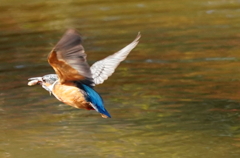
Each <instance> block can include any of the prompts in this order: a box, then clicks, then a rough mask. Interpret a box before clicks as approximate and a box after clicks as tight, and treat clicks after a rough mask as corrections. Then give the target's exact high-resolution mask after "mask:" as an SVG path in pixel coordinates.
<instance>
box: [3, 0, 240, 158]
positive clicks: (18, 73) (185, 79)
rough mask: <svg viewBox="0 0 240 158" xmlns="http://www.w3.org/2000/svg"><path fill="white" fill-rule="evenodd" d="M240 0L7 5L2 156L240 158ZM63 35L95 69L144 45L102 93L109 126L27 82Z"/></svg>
mask: <svg viewBox="0 0 240 158" xmlns="http://www.w3.org/2000/svg"><path fill="white" fill-rule="evenodd" d="M239 8H240V1H238V0H228V1H227V0H226V1H225V0H212V1H206V0H202V1H190V0H178V1H177V0H175V1H169V0H162V1H140V0H136V1H97V0H92V1H89V0H85V1H84V0H79V1H77V0H71V1H70V0H64V1H63V0H60V1H53V0H52V1H46V2H42V1H37V0H35V1H30V0H22V1H17V0H9V1H6V0H2V1H1V3H0V84H1V85H0V90H1V91H0V122H1V123H0V157H1V158H43V157H46V158H69V157H71V158H79V157H81V158H82V157H84V158H86V157H89V158H96V157H104V158H120V157H124V158H125V157H131V158H148V157H149V158H159V157H161V158H202V157H204V158H239V157H240V99H239V96H240V83H239V78H240V75H239V65H240V63H239V62H240V61H239V58H240V44H239V42H240V9H239ZM67 28H76V29H77V30H79V32H80V33H81V34H82V36H83V39H84V47H85V50H86V52H87V54H88V61H89V63H90V64H92V63H94V62H95V61H97V60H100V59H102V58H104V57H106V56H108V55H110V54H112V53H114V52H115V51H118V50H120V49H121V48H123V47H124V46H125V45H127V44H128V43H130V42H131V41H132V40H133V39H134V38H135V36H136V35H137V32H138V31H141V34H142V38H141V40H140V43H139V45H138V46H137V47H136V49H134V50H133V51H132V52H131V54H130V55H129V57H128V58H127V60H126V61H124V62H123V63H122V64H121V65H120V66H119V68H118V69H117V71H116V72H115V73H114V75H113V76H111V77H110V78H109V79H108V80H107V81H106V82H104V84H102V85H99V86H97V87H96V90H97V91H98V92H99V93H100V94H101V95H102V97H103V99H104V101H105V106H106V108H107V109H108V111H109V112H110V113H111V115H112V117H113V118H112V119H103V118H101V117H100V115H99V114H98V113H96V112H94V111H87V110H78V109H74V108H71V107H70V106H67V105H64V104H62V103H60V102H59V101H57V100H56V99H55V98H54V97H53V96H49V94H48V93H47V92H46V91H45V90H43V89H42V88H41V87H40V86H34V87H28V86H27V79H28V78H29V77H35V76H42V75H44V74H49V73H53V70H52V68H51V67H50V66H49V65H48V63H47V55H48V53H49V52H50V50H51V49H52V47H53V46H54V44H55V43H56V42H57V41H58V40H59V39H60V37H61V36H62V34H63V33H64V31H65V30H66V29H67Z"/></svg>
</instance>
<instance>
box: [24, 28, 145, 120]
mask: <svg viewBox="0 0 240 158" xmlns="http://www.w3.org/2000/svg"><path fill="white" fill-rule="evenodd" d="M140 37H141V34H140V32H139V33H138V34H137V37H136V38H135V39H134V40H133V41H132V42H131V43H130V44H128V45H127V46H125V47H124V48H122V49H121V50H119V51H117V52H116V53H114V54H112V55H110V56H108V57H106V58H104V59H102V60H100V61H97V62H95V63H94V64H93V65H92V66H91V67H90V66H89V64H88V63H87V55H86V53H85V50H84V47H83V46H82V37H81V36H80V34H79V33H78V32H77V30H75V29H68V30H67V31H66V32H65V34H64V35H63V36H62V38H61V39H60V40H59V42H58V43H57V44H56V45H55V46H54V48H53V49H52V50H51V52H50V53H49V55H48V63H49V64H50V66H51V67H52V68H53V69H54V71H55V73H56V74H47V75H44V76H42V77H31V78H29V79H28V80H29V82H28V85H29V86H33V85H41V86H42V88H44V89H45V90H47V91H48V92H49V93H50V95H51V94H52V95H53V96H55V98H56V99H58V100H59V101H61V102H63V103H65V104H67V105H70V106H72V107H75V108H78V109H86V110H95V111H97V112H98V113H100V114H101V116H102V117H103V118H111V115H110V114H109V112H108V111H107V110H106V108H105V107H104V103H103V99H102V97H101V96H100V94H99V93H97V92H96V91H95V90H94V87H95V86H96V85H98V84H102V83H103V82H104V81H105V80H106V79H108V77H109V76H111V75H112V74H113V72H114V71H115V69H116V68H117V67H118V65H119V64H120V63H121V62H122V61H123V60H125V59H126V57H127V56H128V54H129V53H130V52H131V51H132V49H134V48H135V47H136V46H137V44H138V43H139V39H140Z"/></svg>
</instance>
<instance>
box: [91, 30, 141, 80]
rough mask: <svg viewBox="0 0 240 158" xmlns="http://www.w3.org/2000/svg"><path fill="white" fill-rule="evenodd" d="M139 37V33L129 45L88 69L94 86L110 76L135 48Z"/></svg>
mask: <svg viewBox="0 0 240 158" xmlns="http://www.w3.org/2000/svg"><path fill="white" fill-rule="evenodd" d="M140 37H141V34H140V32H139V33H138V35H137V37H136V38H135V40H134V41H133V42H132V43H130V44H129V45H127V46H126V47H124V48H123V49H121V50H120V51H118V52H116V53H114V54H113V55H110V56H108V57H106V58H104V59H103V60H100V61H98V62H96V63H94V64H93V65H92V66H91V68H90V69H91V73H92V78H93V80H94V83H95V85H98V84H101V83H103V82H104V81H105V80H106V79H107V78H108V77H109V76H111V75H112V73H113V72H114V71H115V69H116V68H117V66H118V65H119V64H120V62H121V61H123V60H124V59H126V57H127V56H128V54H129V53H130V52H131V50H132V49H133V48H135V47H136V45H137V44H138V42H139V39H140Z"/></svg>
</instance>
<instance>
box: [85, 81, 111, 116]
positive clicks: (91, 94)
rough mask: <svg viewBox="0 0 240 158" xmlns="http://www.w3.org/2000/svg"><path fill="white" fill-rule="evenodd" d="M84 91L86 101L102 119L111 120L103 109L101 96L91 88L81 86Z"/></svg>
mask: <svg viewBox="0 0 240 158" xmlns="http://www.w3.org/2000/svg"><path fill="white" fill-rule="evenodd" d="M82 87H83V89H84V91H85V92H86V93H87V95H86V99H87V101H89V102H90V103H91V105H92V107H93V108H94V109H95V110H96V111H97V112H99V113H100V114H101V115H102V117H103V118H111V115H110V114H109V113H108V111H107V110H106V109H105V107H104V104H103V100H102V98H101V96H100V95H99V94H98V93H97V92H96V91H95V90H94V89H93V88H91V87H89V86H87V85H84V84H82Z"/></svg>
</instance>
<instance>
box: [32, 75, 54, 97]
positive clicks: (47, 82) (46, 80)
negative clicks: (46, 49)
mask: <svg viewBox="0 0 240 158" xmlns="http://www.w3.org/2000/svg"><path fill="white" fill-rule="evenodd" d="M57 79H58V77H57V75H56V74H50V75H45V76H43V77H32V78H29V79H28V80H30V81H29V82H28V85H29V86H33V85H36V84H40V85H42V87H43V88H44V89H46V90H47V91H49V92H50V93H51V88H50V86H51V85H52V84H53V83H54V82H55V81H56V80H57Z"/></svg>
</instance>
